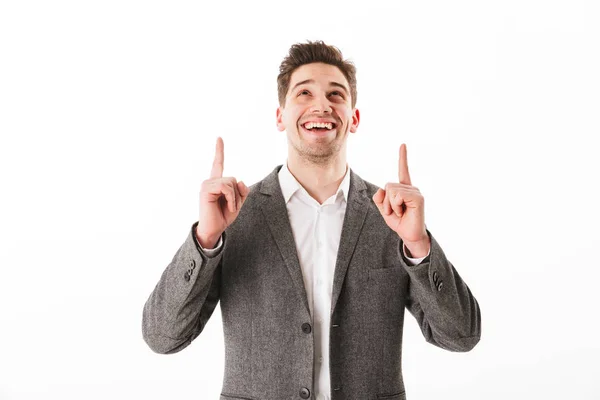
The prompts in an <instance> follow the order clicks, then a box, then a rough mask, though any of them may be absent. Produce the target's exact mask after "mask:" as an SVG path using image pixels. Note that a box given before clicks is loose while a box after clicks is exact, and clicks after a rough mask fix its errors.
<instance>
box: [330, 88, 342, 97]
mask: <svg viewBox="0 0 600 400" xmlns="http://www.w3.org/2000/svg"><path fill="white" fill-rule="evenodd" d="M336 93H337V95H338V96H340V97H342V94H341V93H340V92H338V91H337V90H336V91H335V92H331V94H336Z"/></svg>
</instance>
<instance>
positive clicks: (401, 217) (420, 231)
mask: <svg viewBox="0 0 600 400" xmlns="http://www.w3.org/2000/svg"><path fill="white" fill-rule="evenodd" d="M398 180H399V183H391V182H388V183H386V185H385V188H384V189H378V190H377V192H376V193H375V194H374V195H373V201H374V202H375V205H376V206H377V208H378V209H379V212H380V213H381V215H382V216H383V219H384V220H385V222H386V223H387V224H388V226H389V227H390V228H391V229H392V230H394V232H396V233H397V234H398V236H400V238H401V239H402V241H403V242H404V245H405V246H406V248H407V249H408V250H409V251H410V253H411V254H410V256H411V257H414V258H419V257H425V256H426V255H427V253H429V246H430V244H431V243H430V240H429V236H428V235H427V231H426V229H425V199H424V198H423V195H421V192H419V189H418V188H416V187H415V186H412V184H411V182H410V175H409V173H408V163H407V161H406V144H404V143H403V144H402V145H401V146H400V156H399V161H398Z"/></svg>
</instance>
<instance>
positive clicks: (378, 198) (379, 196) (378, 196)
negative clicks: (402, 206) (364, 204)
mask: <svg viewBox="0 0 600 400" xmlns="http://www.w3.org/2000/svg"><path fill="white" fill-rule="evenodd" d="M384 198H385V190H383V189H381V188H379V189H377V191H376V192H375V194H374V195H373V201H374V202H375V204H376V205H378V206H379V205H381V204H382V203H383V199H384Z"/></svg>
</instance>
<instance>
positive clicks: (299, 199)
mask: <svg viewBox="0 0 600 400" xmlns="http://www.w3.org/2000/svg"><path fill="white" fill-rule="evenodd" d="M278 176H279V185H280V186H281V191H282V194H283V198H284V200H285V204H286V208H287V212H288V217H289V220H290V225H291V227H292V233H293V236H294V241H295V242H296V249H297V253H298V257H299V261H300V267H301V268H302V276H303V277H304V287H305V289H306V295H307V297H308V304H309V307H310V313H311V316H312V318H313V321H312V322H313V324H312V325H313V334H314V336H313V338H314V349H315V355H314V368H313V373H314V377H313V378H314V390H315V397H314V398H315V399H316V400H330V398H331V394H330V390H331V389H330V388H331V382H330V374H329V326H330V323H331V322H330V320H331V316H330V310H331V296H332V291H333V273H334V269H335V262H336V259H337V253H338V248H339V243H340V236H341V234H342V224H343V222H344V215H345V213H346V203H347V202H348V190H349V188H350V168H348V165H347V164H346V175H344V179H343V180H342V183H341V184H340V186H339V187H338V189H337V191H336V193H335V194H334V195H333V196H331V197H330V198H328V199H327V200H325V202H323V204H319V202H318V201H316V200H315V199H314V198H312V197H311V196H310V195H309V194H308V192H307V191H306V189H304V187H302V185H301V184H300V183H299V182H298V181H297V180H296V178H295V177H294V176H293V175H292V173H291V172H290V170H289V169H288V167H287V160H286V163H285V165H284V166H283V167H282V168H281V169H280V170H279V175H278ZM222 243H223V238H222V237H221V238H220V239H219V242H218V243H217V245H216V247H215V248H214V249H212V250H211V249H204V248H202V249H203V250H204V251H205V252H206V253H207V255H209V256H210V255H213V254H214V253H216V252H217V251H218V250H219V248H220V247H221V245H222ZM403 251H404V256H405V257H406V259H407V260H409V261H410V262H411V263H412V264H413V265H417V264H419V263H420V262H421V261H422V260H423V259H424V258H425V257H421V258H410V257H408V256H407V255H406V248H403Z"/></svg>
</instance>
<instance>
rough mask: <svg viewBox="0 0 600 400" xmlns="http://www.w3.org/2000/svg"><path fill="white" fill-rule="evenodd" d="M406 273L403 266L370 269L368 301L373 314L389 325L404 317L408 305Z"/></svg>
mask: <svg viewBox="0 0 600 400" xmlns="http://www.w3.org/2000/svg"><path fill="white" fill-rule="evenodd" d="M406 282H407V280H406V271H405V270H404V267H403V266H402V265H398V266H393V267H387V268H374V269H369V280H368V283H367V288H368V301H369V303H370V304H371V307H374V308H373V310H372V311H373V312H374V313H375V315H377V316H378V317H379V318H382V317H383V318H385V319H387V320H388V321H389V323H396V321H397V320H399V319H402V317H403V315H404V305H405V303H406Z"/></svg>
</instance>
